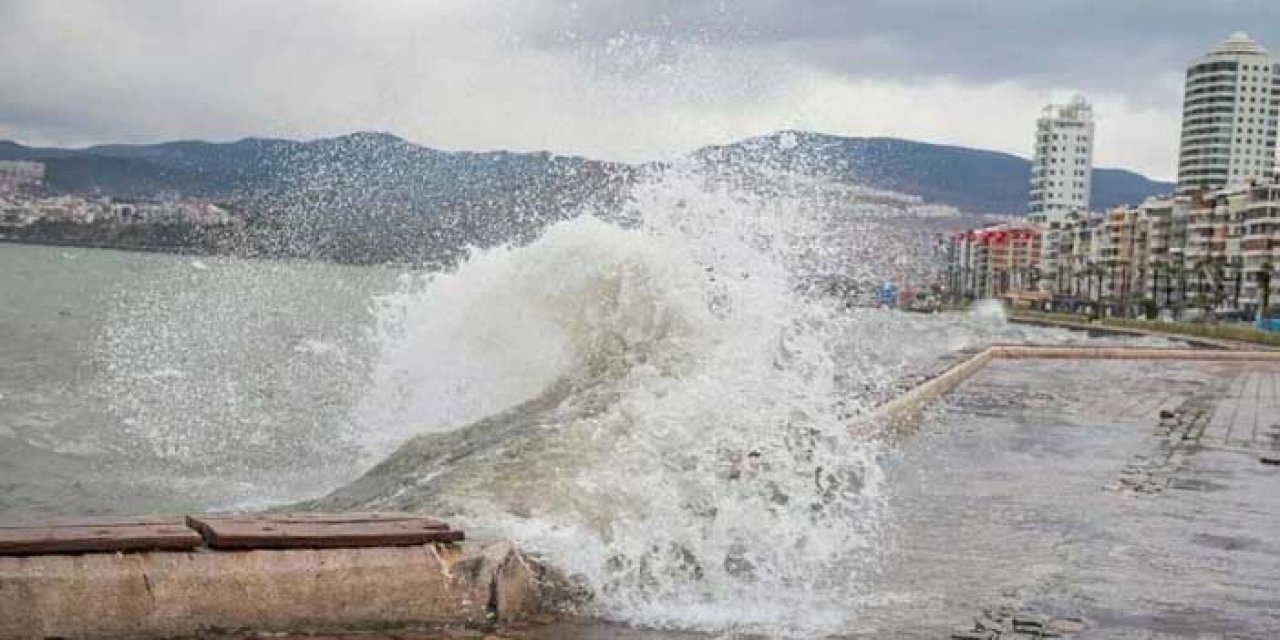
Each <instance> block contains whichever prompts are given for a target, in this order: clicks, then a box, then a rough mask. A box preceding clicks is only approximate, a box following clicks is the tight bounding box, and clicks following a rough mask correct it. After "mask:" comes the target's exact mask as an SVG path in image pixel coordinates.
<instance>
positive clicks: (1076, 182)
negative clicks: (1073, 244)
mask: <svg viewBox="0 0 1280 640" xmlns="http://www.w3.org/2000/svg"><path fill="white" fill-rule="evenodd" d="M1035 149H1036V152H1035V160H1034V161H1033V162H1032V165H1031V202H1030V207H1029V208H1028V213H1029V214H1030V218H1031V221H1032V222H1035V223H1040V224H1043V223H1046V222H1048V223H1054V222H1061V221H1062V220H1063V219H1064V218H1066V216H1067V215H1068V214H1070V213H1071V212H1073V211H1088V210H1089V197H1090V194H1091V193H1092V189H1093V184H1092V174H1093V107H1091V106H1090V105H1089V103H1088V102H1087V101H1085V99H1084V98H1083V97H1080V96H1076V97H1075V98H1072V100H1071V102H1069V103H1067V104H1065V105H1058V104H1051V105H1048V106H1047V107H1045V108H1044V111H1043V112H1042V114H1041V115H1040V118H1039V119H1037V120H1036V147H1035Z"/></svg>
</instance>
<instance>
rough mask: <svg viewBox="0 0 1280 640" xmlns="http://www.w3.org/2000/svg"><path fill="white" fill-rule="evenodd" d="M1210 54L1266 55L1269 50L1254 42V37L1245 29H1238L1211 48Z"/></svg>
mask: <svg viewBox="0 0 1280 640" xmlns="http://www.w3.org/2000/svg"><path fill="white" fill-rule="evenodd" d="M1209 55H1210V56H1238V55H1250V56H1265V55H1267V50H1266V48H1265V47H1263V46H1262V45H1260V44H1258V43H1257V42H1254V40H1253V38H1250V37H1249V34H1247V33H1244V32H1243V31H1237V32H1235V33H1233V34H1231V36H1230V37H1228V38H1227V39H1226V40H1223V41H1222V43H1221V44H1219V45H1218V46H1216V47H1214V48H1213V49H1211V50H1210V51H1209Z"/></svg>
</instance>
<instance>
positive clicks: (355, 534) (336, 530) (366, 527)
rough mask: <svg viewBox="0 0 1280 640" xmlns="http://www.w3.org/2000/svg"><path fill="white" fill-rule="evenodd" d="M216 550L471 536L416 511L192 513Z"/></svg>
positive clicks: (190, 519) (191, 518) (396, 543)
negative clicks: (215, 514) (199, 514)
mask: <svg viewBox="0 0 1280 640" xmlns="http://www.w3.org/2000/svg"><path fill="white" fill-rule="evenodd" d="M187 524H188V525H190V526H191V528H193V529H195V530H197V531H199V532H200V534H201V535H203V536H204V540H205V543H206V544H208V545H209V547H211V548H213V549H299V548H302V549H308V548H309V549H327V548H340V547H384V546H404V545H419V544H428V543H437V542H459V541H461V540H463V539H464V537H465V535H464V534H463V532H461V531H452V530H450V529H449V528H448V525H446V524H444V523H442V522H440V521H438V520H434V519H431V518H426V517H422V516H414V515H412V514H350V513H345V514H274V515H272V514H268V515H252V516H249V515H243V516H188V517H187Z"/></svg>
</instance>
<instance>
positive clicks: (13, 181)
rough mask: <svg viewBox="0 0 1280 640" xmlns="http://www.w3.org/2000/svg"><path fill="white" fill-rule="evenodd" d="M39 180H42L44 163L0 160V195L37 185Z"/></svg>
mask: <svg viewBox="0 0 1280 640" xmlns="http://www.w3.org/2000/svg"><path fill="white" fill-rule="evenodd" d="M41 180H44V163H41V162H27V161H24V160H0V193H5V192H10V191H13V190H15V189H17V188H18V187H23V186H27V185H35V184H39V183H40V181H41Z"/></svg>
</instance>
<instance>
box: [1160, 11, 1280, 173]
mask: <svg viewBox="0 0 1280 640" xmlns="http://www.w3.org/2000/svg"><path fill="white" fill-rule="evenodd" d="M1182 105H1183V106H1182V145H1181V149H1180V152H1179V155H1178V192H1179V193H1190V192H1192V191H1198V190H1201V189H1219V188H1222V187H1224V186H1227V185H1230V184H1244V183H1246V182H1248V181H1249V180H1253V179H1259V178H1265V177H1268V176H1270V175H1271V174H1272V172H1273V171H1274V168H1275V164H1276V118H1277V110H1278V109H1280V62H1277V61H1276V60H1275V59H1273V58H1272V57H1271V56H1270V55H1268V54H1267V50H1266V49H1264V48H1262V46H1261V45H1259V44H1258V43H1256V42H1254V41H1253V40H1251V39H1250V38H1249V36H1247V35H1245V34H1243V33H1235V34H1232V35H1231V37H1230V38H1227V40H1226V41H1225V42H1223V43H1222V44H1220V45H1218V46H1217V47H1215V48H1214V49H1213V50H1212V51H1210V52H1209V53H1208V54H1206V55H1205V56H1204V57H1202V58H1199V59H1198V60H1195V61H1194V62H1192V63H1191V65H1190V66H1188V67H1187V83H1186V93H1185V95H1184V98H1183V102H1182Z"/></svg>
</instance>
